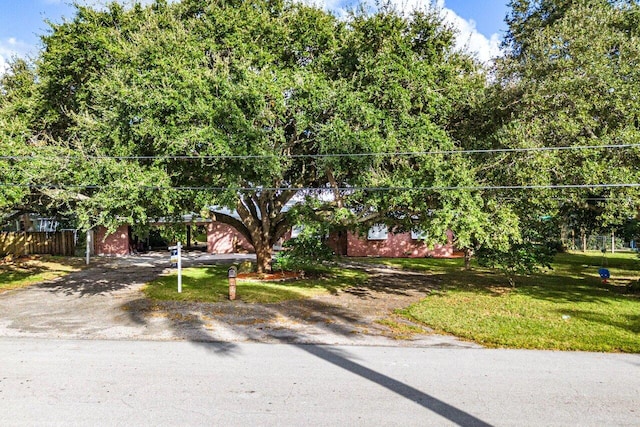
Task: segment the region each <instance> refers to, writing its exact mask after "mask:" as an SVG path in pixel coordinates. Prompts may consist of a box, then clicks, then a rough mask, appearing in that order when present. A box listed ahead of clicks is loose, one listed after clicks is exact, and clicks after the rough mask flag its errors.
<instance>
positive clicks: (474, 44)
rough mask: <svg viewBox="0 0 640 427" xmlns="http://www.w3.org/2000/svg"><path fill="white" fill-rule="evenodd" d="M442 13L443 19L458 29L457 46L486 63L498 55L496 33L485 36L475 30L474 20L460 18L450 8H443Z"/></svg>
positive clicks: (498, 39) (498, 38)
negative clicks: (488, 36)
mask: <svg viewBox="0 0 640 427" xmlns="http://www.w3.org/2000/svg"><path fill="white" fill-rule="evenodd" d="M442 14H443V18H444V21H445V22H446V23H448V24H450V25H452V26H453V27H454V28H456V29H457V30H458V31H459V32H458V35H457V40H456V47H457V48H459V49H464V50H467V51H468V52H471V53H473V54H474V55H475V56H476V57H477V58H478V59H479V60H480V61H481V62H483V63H488V62H490V61H491V60H492V59H493V58H495V57H497V56H499V55H500V36H499V35H498V34H493V35H492V36H491V37H490V38H487V37H485V36H484V34H482V33H480V32H479V31H478V30H477V28H476V23H475V21H473V20H468V21H467V20H466V19H464V18H461V17H460V16H458V15H457V14H456V13H455V12H454V11H453V10H451V9H447V8H443V9H442Z"/></svg>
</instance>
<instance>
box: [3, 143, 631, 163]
mask: <svg viewBox="0 0 640 427" xmlns="http://www.w3.org/2000/svg"><path fill="white" fill-rule="evenodd" d="M621 148H640V144H605V145H570V146H560V147H529V148H487V149H471V150H432V151H403V152H397V153H334V154H290V155H284V154H246V155H232V154H216V155H159V156H98V155H90V156H82V155H43V154H34V155H20V156H18V155H14V156H6V155H5V156H0V160H34V159H75V158H80V159H87V160H248V159H275V158H282V159H287V158H289V159H301V158H320V159H321V158H344V157H355V158H357V157H393V156H426V155H446V154H491V153H528V152H544V151H573V150H597V149H621Z"/></svg>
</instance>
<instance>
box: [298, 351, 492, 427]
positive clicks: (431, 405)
mask: <svg viewBox="0 0 640 427" xmlns="http://www.w3.org/2000/svg"><path fill="white" fill-rule="evenodd" d="M298 348H300V349H302V350H304V351H306V352H307V353H310V354H312V355H314V356H316V357H318V358H320V359H322V360H324V361H326V362H329V363H331V364H333V365H335V366H338V367H340V368H342V369H344V370H347V371H349V372H351V373H353V374H355V375H358V376H360V377H362V378H365V379H367V380H369V381H371V382H373V383H375V384H378V385H379V386H382V387H384V388H386V389H388V390H390V391H392V392H394V393H396V394H398V395H400V396H402V397H404V398H405V399H408V400H410V401H412V402H415V403H417V404H419V405H421V406H423V407H424V408H426V409H428V410H430V411H432V412H435V413H436V414H438V415H440V416H442V417H444V418H446V419H448V420H449V421H451V422H453V423H455V424H457V425H459V426H477V427H481V426H490V425H491V424H488V423H486V422H484V421H482V420H481V419H479V418H476V417H474V416H473V415H471V414H469V413H467V412H465V411H463V410H461V409H458V408H456V407H455V406H453V405H450V404H448V403H446V402H443V401H442V400H439V399H436V398H435V397H433V396H431V395H428V394H426V393H424V392H422V391H420V390H418V389H416V388H414V387H411V386H410V385H407V384H405V383H403V382H401V381H398V380H396V379H394V378H391V377H389V376H387V375H384V374H381V373H379V372H376V371H374V370H373V369H369V368H367V367H366V366H362V365H360V364H358V363H355V362H353V361H351V360H349V359H347V358H346V357H345V356H343V355H341V354H340V352H338V351H337V350H335V349H332V348H331V347H324V346H317V345H300V346H298Z"/></svg>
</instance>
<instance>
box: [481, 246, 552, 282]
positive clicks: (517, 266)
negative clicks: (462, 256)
mask: <svg viewBox="0 0 640 427" xmlns="http://www.w3.org/2000/svg"><path fill="white" fill-rule="evenodd" d="M555 253H556V250H555V249H554V248H553V245H548V244H535V243H518V244H514V245H512V246H511V248H510V249H509V250H508V251H499V250H495V249H487V248H480V249H479V250H478V251H477V252H476V256H477V258H478V264H479V265H481V266H483V267H490V268H497V269H498V270H500V271H502V272H503V273H504V274H505V275H506V276H507V279H508V280H509V284H510V285H511V286H515V277H516V276H518V275H526V274H532V273H535V272H537V271H540V270H541V269H542V268H548V269H551V262H552V261H553V257H554V255H555Z"/></svg>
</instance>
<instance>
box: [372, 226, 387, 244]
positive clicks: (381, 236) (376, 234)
mask: <svg viewBox="0 0 640 427" xmlns="http://www.w3.org/2000/svg"><path fill="white" fill-rule="evenodd" d="M388 235H389V229H388V227H387V226H386V225H384V224H375V225H374V226H372V227H371V228H370V229H369V232H368V233H367V240H387V236H388Z"/></svg>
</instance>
